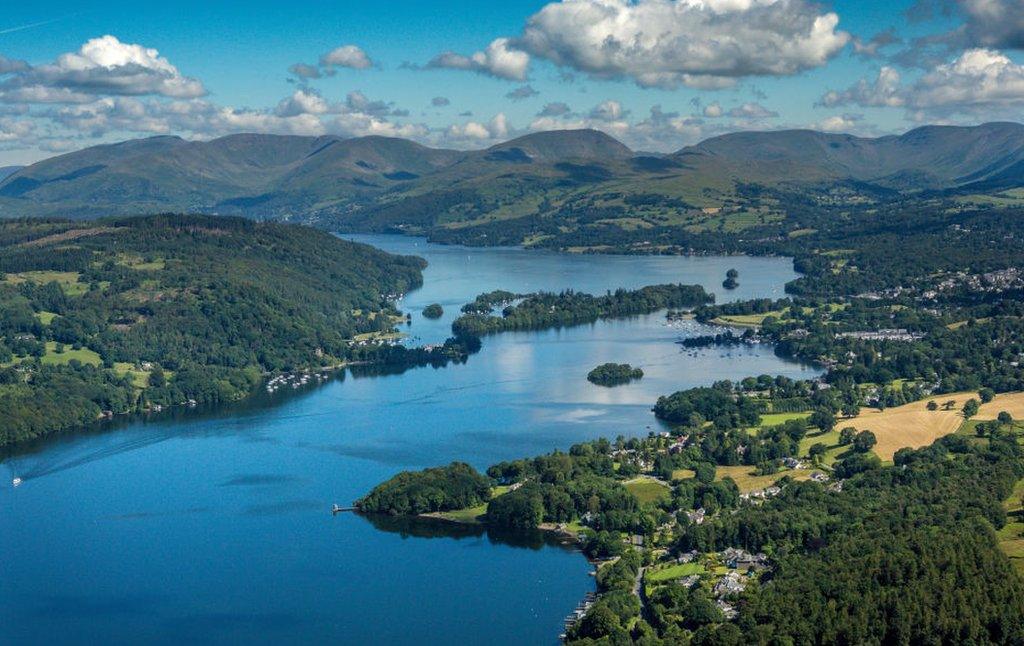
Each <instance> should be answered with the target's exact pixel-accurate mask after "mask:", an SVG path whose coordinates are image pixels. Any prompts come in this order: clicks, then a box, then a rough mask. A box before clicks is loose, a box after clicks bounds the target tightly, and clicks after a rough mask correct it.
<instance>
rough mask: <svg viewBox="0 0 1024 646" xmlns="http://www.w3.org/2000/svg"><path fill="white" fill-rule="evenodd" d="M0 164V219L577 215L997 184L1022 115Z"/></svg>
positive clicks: (233, 145)
mask: <svg viewBox="0 0 1024 646" xmlns="http://www.w3.org/2000/svg"><path fill="white" fill-rule="evenodd" d="M2 173H3V171H2V170H0V216H4V217H12V216H20V215H63V216H70V217H79V218H87V217H95V216H100V215H110V214H127V213H144V212H155V211H175V212H205V213H212V214H231V215H246V216H248V217H253V218H257V219H269V218H280V219H296V220H302V221H309V222H319V223H321V224H322V225H323V226H331V227H338V228H349V229H365V230H388V229H396V228H397V229H402V230H420V229H423V230H427V229H430V228H435V227H451V226H463V225H465V224H467V223H468V224H476V223H478V222H485V221H493V220H495V219H499V220H500V219H519V218H523V217H533V216H555V215H557V214H558V213H564V212H566V210H567V209H575V212H576V213H577V214H578V213H579V211H580V209H582V208H586V209H590V210H593V209H594V208H600V206H601V204H606V203H609V204H621V203H622V202H621V201H622V200H623V199H625V198H624V196H628V195H633V196H641V198H642V199H644V200H647V201H648V202H650V200H651V199H653V198H651V196H652V195H653V196H657V199H660V200H663V201H664V200H669V201H668V202H665V204H676V205H677V207H678V205H679V204H682V203H686V204H689V205H690V206H694V207H697V208H702V207H715V206H718V205H721V204H722V203H725V202H728V200H729V199H731V198H733V197H734V196H735V194H736V190H737V187H738V186H740V185H751V184H754V185H765V186H789V187H820V186H822V185H828V184H831V183H841V182H856V183H860V184H863V185H868V186H873V187H877V188H878V189H879V190H888V191H899V192H922V191H951V190H953V191H955V190H973V191H980V192H985V191H1002V190H1006V189H1008V188H1015V187H1020V186H1024V126H1022V125H1021V124H1016V123H989V124H984V125H980V126H975V127H952V126H926V127H922V128H917V129H915V130H911V131H909V132H907V133H905V134H903V135H900V136H886V137H879V138H862V137H854V136H851V135H841V134H830V133H822V132H815V131H811V130H787V131H773V132H737V133H733V134H728V135H723V136H719V137H714V138H712V139H708V140H706V141H703V142H701V143H699V144H696V145H694V146H688V147H686V148H683V149H682V150H680V151H677V152H675V153H672V154H668V155H652V154H650V153H642V154H641V153H634V152H633V151H631V150H630V149H629V148H628V147H626V146H625V145H623V144H622V143H621V142H619V141H617V140H615V139H614V138H612V137H610V136H608V135H607V134H604V133H602V132H600V131H597V130H561V131H549V132H539V133H534V134H529V135H525V136H523V137H519V138H516V139H512V140H510V141H507V142H504V143H501V144H498V145H496V146H492V147H490V148H487V149H484V150H475V151H457V150H446V149H435V148H430V147H427V146H423V145H420V144H417V143H415V142H412V141H408V140H404V139H395V138H388V137H377V136H373V137H359V138H353V139H343V138H340V137H335V136H322V137H301V136H288V135H259V134H240V135H231V136H227V137H221V138H219V139H213V140H210V141H186V140H184V139H181V138H179V137H173V136H159V137H150V138H146V139H138V140H131V141H125V142H121V143H117V144H110V145H101V146H94V147H91V148H86V149H84V150H80V151H77V152H72V153H68V154H65V155H60V156H58V157H54V158H51V159H47V160H44V161H41V162H38V163H36V164H32V165H31V166H28V167H25V168H20V169H17V168H16V169H14V172H12V173H10V175H9V176H6V177H3V174H2ZM598 194H600V195H601V196H610V197H607V198H606V197H602V198H601V199H600V200H597V201H595V198H593V196H594V195H598ZM616 195H617V196H618V197H615V196H616ZM644 196H646V197H644ZM641 198H636V197H634V198H633V201H636V199H641ZM616 200H618V202H616ZM672 200H675V202H672ZM595 205H596V206H595Z"/></svg>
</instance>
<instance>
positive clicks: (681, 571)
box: [645, 563, 704, 583]
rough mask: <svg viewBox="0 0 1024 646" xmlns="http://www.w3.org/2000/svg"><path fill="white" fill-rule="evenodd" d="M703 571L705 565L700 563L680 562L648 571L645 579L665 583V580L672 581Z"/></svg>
mask: <svg viewBox="0 0 1024 646" xmlns="http://www.w3.org/2000/svg"><path fill="white" fill-rule="evenodd" d="M703 573H704V566H703V565H701V564H700V563H679V564H676V565H670V566H668V567H666V568H661V569H659V570H655V571H653V572H652V571H648V572H647V574H646V575H645V580H646V581H647V582H648V583H663V582H665V581H671V580H673V579H678V578H681V577H684V576H690V575H691V574H703Z"/></svg>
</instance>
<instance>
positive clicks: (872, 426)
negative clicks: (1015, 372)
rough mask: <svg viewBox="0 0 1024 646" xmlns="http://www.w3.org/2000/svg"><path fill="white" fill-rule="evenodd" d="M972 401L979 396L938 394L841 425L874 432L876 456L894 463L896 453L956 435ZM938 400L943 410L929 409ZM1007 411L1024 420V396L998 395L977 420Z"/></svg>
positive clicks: (869, 411) (867, 411)
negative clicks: (966, 405)
mask: <svg viewBox="0 0 1024 646" xmlns="http://www.w3.org/2000/svg"><path fill="white" fill-rule="evenodd" d="M968 399H978V393H976V392H967V393H952V394H948V395H936V396H935V397H931V398H928V399H923V400H921V401H917V402H913V403H912V404H907V405H905V406H898V407H896V408H887V409H885V410H884V411H878V410H875V409H873V408H870V409H865V410H863V411H862V412H861V414H860V415H858V416H857V417H855V418H853V419H851V420H846V421H840V422H839V424H838V426H839V427H844V426H852V427H854V428H855V429H857V430H858V431H871V432H872V433H874V434H875V437H877V438H878V444H877V445H876V446H875V453H877V454H878V455H879V457H881V458H882V459H883V460H892V456H893V454H894V453H896V451H898V450H899V449H902V448H903V447H907V446H909V447H911V448H915V449H916V448H920V447H922V446H928V445H929V444H931V443H932V442H934V441H935V440H937V439H939V438H940V437H942V436H944V435H949V434H950V433H955V432H956V431H957V429H959V428H960V426H961V425H962V424H963V423H964V418H963V415H961V414H960V409H961V408H963V405H964V402H966V401H967V400H968ZM929 401H935V403H937V404H938V405H939V410H936V411H930V410H928V408H927V406H928V402H929ZM948 401H954V402H956V404H955V405H954V406H953V408H952V410H943V405H944V404H945V403H946V402H948ZM1004 410H1005V411H1007V412H1009V413H1010V414H1011V415H1013V417H1014V419H1024V393H1006V394H1001V395H996V397H995V399H993V400H992V401H990V402H989V403H987V404H984V405H983V406H982V407H981V410H980V412H979V413H978V415H977V417H975V418H974V419H979V420H989V419H995V418H996V416H997V415H998V414H999V411H1004Z"/></svg>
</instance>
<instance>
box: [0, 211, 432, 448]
mask: <svg viewBox="0 0 1024 646" xmlns="http://www.w3.org/2000/svg"><path fill="white" fill-rule="evenodd" d="M422 266H423V263H422V260H420V259H418V258H408V257H397V256H391V255H388V254H385V253H383V252H381V251H378V250H376V249H373V248H372V247H368V246H365V245H359V244H354V243H350V242H345V241H342V240H339V239H338V238H336V237H334V236H332V235H330V234H327V233H325V232H322V231H318V230H316V229H311V228H307V227H301V226H297V225H287V224H276V223H256V222H252V221H249V220H245V219H241V218H233V217H207V216H170V215H165V216H151V217H134V218H120V219H117V218H114V219H109V218H108V219H102V220H97V221H95V222H89V223H75V222H69V221H64V220H17V221H8V222H5V223H2V224H0V276H2V281H0V418H2V419H4V422H5V423H4V425H3V426H0V445H3V444H5V443H10V442H14V441H17V440H24V439H27V438H31V437H35V436H39V435H43V434H47V433H53V432H57V431H61V430H64V429H66V428H71V427H75V426H80V425H82V424H85V423H88V422H90V421H92V420H95V419H96V418H97V417H98V416H99V415H100V413H101V412H102V411H111V412H113V413H123V412H130V411H133V410H139V409H144V408H148V407H150V406H152V405H161V406H165V405H174V404H180V403H182V402H187V401H189V400H194V401H196V402H198V403H202V402H213V401H220V400H225V399H237V398H240V397H244V396H246V395H247V394H248V393H249V392H251V390H252V389H253V388H254V387H255V386H256V385H257V383H258V382H259V380H260V379H261V378H262V375H263V374H266V373H274V372H282V371H292V370H298V369H305V368H311V367H320V366H328V365H333V364H337V363H339V362H341V361H344V360H345V359H346V358H347V357H348V356H349V353H350V345H349V340H350V339H352V338H354V337H355V336H356V335H360V334H365V333H368V332H376V331H382V330H389V329H390V328H391V327H392V325H393V324H392V322H391V318H390V316H388V314H389V313H390V309H391V308H390V307H389V306H388V304H387V302H386V296H387V295H388V294H395V293H400V292H404V291H406V290H408V289H410V288H411V287H414V286H416V285H418V284H419V283H420V280H421V276H420V269H421V268H422Z"/></svg>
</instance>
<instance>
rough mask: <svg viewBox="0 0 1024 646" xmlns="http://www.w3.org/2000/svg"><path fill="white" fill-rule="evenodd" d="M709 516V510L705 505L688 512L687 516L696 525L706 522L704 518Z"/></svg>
mask: <svg viewBox="0 0 1024 646" xmlns="http://www.w3.org/2000/svg"><path fill="white" fill-rule="evenodd" d="M705 516H707V511H705V510H704V508H703V507H701V508H700V509H695V510H693V511H688V512H686V517H687V518H689V519H690V522H691V523H693V524H694V525H700V524H702V523H703V522H704V518H705Z"/></svg>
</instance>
